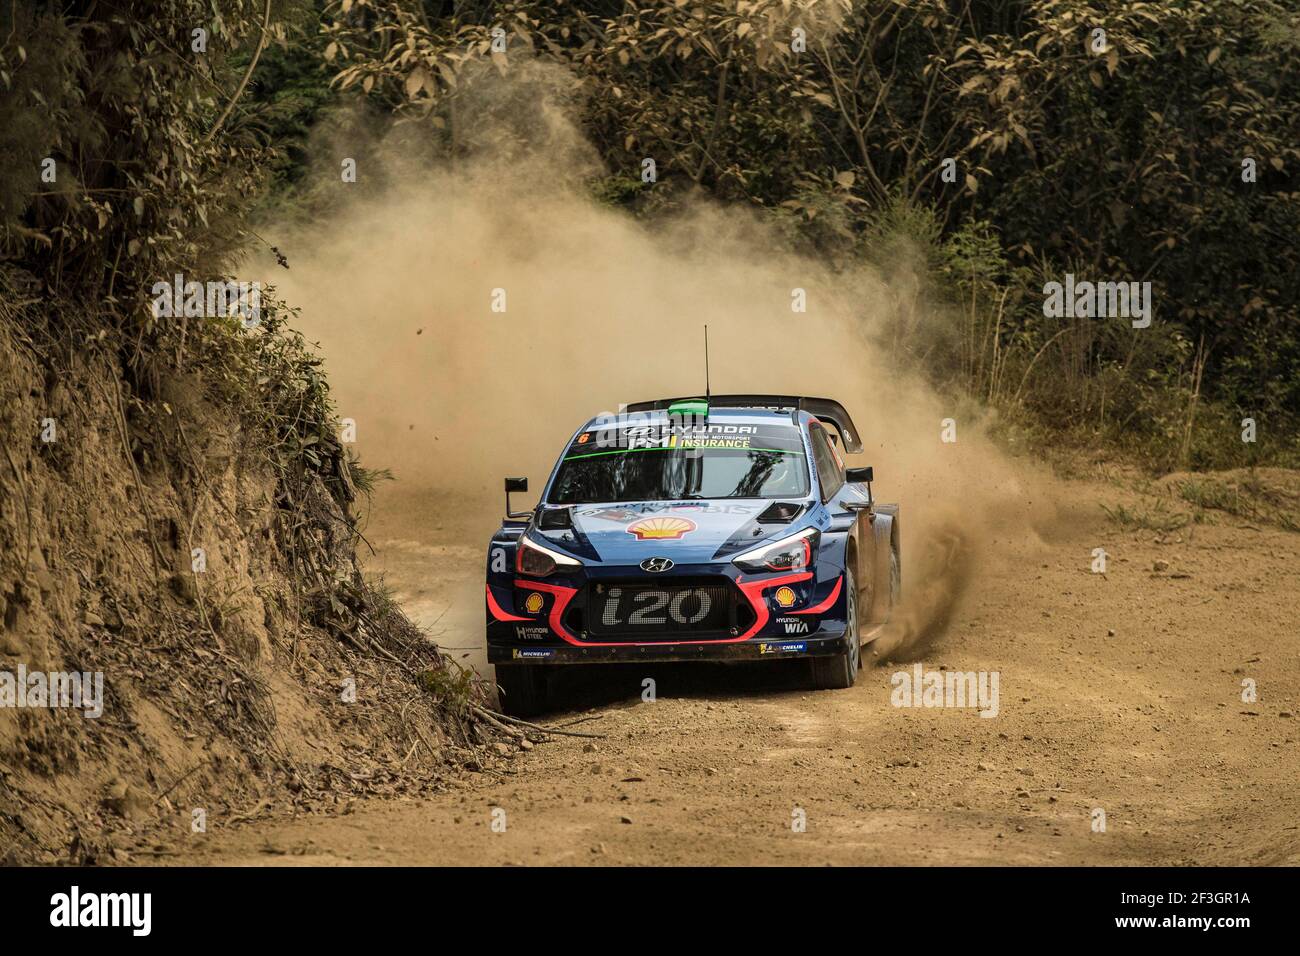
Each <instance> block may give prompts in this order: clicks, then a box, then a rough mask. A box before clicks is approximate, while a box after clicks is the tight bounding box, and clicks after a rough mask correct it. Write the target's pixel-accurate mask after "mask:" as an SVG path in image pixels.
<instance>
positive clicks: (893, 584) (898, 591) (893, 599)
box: [889, 547, 903, 611]
mask: <svg viewBox="0 0 1300 956" xmlns="http://www.w3.org/2000/svg"><path fill="white" fill-rule="evenodd" d="M902 599H903V568H902V565H901V564H900V563H899V560H898V549H897V548H894V547H891V548H890V549H889V610H891V611H892V610H893V609H894V608H896V607H898V602H899V601H901V600H902Z"/></svg>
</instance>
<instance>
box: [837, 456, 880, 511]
mask: <svg viewBox="0 0 1300 956" xmlns="http://www.w3.org/2000/svg"><path fill="white" fill-rule="evenodd" d="M875 477H876V471H875V469H874V468H872V467H871V466H870V465H867V467H865V468H848V469H845V472H844V480H845V481H855V482H859V483H861V484H865V485H866V486H867V502H868V504H870V503H872V502H873V501H874V500H875V499H874V498H873V497H872V494H871V481H872V479H873V478H875Z"/></svg>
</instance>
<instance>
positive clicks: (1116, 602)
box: [183, 483, 1300, 865]
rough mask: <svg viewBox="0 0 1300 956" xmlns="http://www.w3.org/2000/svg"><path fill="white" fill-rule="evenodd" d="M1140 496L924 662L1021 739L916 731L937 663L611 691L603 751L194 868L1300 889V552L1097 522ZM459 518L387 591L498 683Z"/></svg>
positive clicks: (1106, 492) (992, 588)
mask: <svg viewBox="0 0 1300 956" xmlns="http://www.w3.org/2000/svg"><path fill="white" fill-rule="evenodd" d="M1118 494H1120V493H1119V492H1118V491H1117V490H1116V489H1115V488H1114V487H1111V486H1109V485H1101V484H1085V483H1074V484H1071V485H1069V486H1067V487H1065V488H1064V489H1063V496H1064V497H1065V498H1066V499H1069V500H1073V501H1075V502H1076V505H1075V506H1074V507H1073V509H1072V511H1071V512H1070V517H1069V519H1068V520H1065V521H1062V522H1060V523H1059V525H1058V526H1057V527H1055V528H1052V529H1049V530H1047V531H1045V532H1044V535H1043V538H1044V539H1043V540H1041V541H1040V540H1037V539H1033V538H1030V537H1026V538H1025V539H1024V540H1020V541H1014V542H1012V543H1011V544H1010V545H1008V546H1006V547H1005V548H1000V549H999V553H998V554H997V556H996V558H995V559H993V560H991V561H986V562H984V564H983V565H982V566H981V567H979V568H978V569H977V571H976V574H975V575H974V578H973V581H972V584H971V587H970V589H969V591H968V593H967V594H966V596H965V598H964V599H963V600H962V602H961V603H960V604H959V605H958V607H957V609H956V612H955V613H954V615H953V617H952V619H951V621H950V622H949V624H948V626H947V628H946V632H945V633H944V634H943V635H942V638H941V639H940V641H939V642H938V643H937V644H936V645H935V646H933V647H931V648H930V649H929V650H928V651H926V652H925V653H924V654H923V655H922V656H921V657H919V658H917V659H916V660H918V661H919V662H920V663H921V664H922V665H923V667H924V669H925V670H927V671H929V670H938V669H940V668H946V669H948V670H955V671H975V672H990V673H992V672H996V673H997V675H998V679H999V685H998V686H999V700H998V709H997V714H996V716H993V717H987V718H986V717H981V716H980V715H979V713H977V711H976V710H975V709H973V708H969V707H966V708H955V707H936V708H924V707H921V708H905V707H896V706H892V705H891V694H892V693H893V692H894V690H895V687H894V686H893V684H891V677H892V675H893V674H894V673H896V672H898V671H907V672H909V673H910V672H911V671H912V668H913V665H914V662H915V661H914V660H913V659H912V658H906V659H904V660H901V661H898V662H894V663H891V664H882V665H877V666H874V667H870V668H868V669H866V670H864V671H863V672H862V674H861V675H860V679H859V682H858V684H857V686H855V687H853V688H851V689H849V690H845V691H822V692H813V691H808V690H804V689H803V688H802V686H801V684H800V683H799V675H797V674H796V673H795V672H794V671H793V670H792V669H789V668H786V669H782V666H781V665H779V664H778V665H773V666H772V667H764V668H754V669H727V668H721V667H710V666H707V665H691V666H679V667H660V668H645V667H640V666H633V667H632V668H631V670H627V669H623V668H619V669H617V670H613V669H610V670H603V671H599V672H598V673H597V674H596V675H595V677H597V678H599V679H598V680H592V679H591V675H583V676H582V677H581V678H580V679H577V680H576V681H575V682H574V684H573V686H571V687H570V689H569V694H570V700H571V701H572V705H571V707H570V708H569V710H568V712H566V713H564V714H562V715H557V716H556V718H555V719H556V722H563V721H568V720H576V719H578V718H582V717H591V718H594V719H591V720H587V721H585V722H583V723H581V724H578V725H575V726H574V728H573V729H575V730H585V731H590V732H593V733H600V734H603V735H604V737H603V739H600V740H594V741H590V740H584V739H579V738H559V739H557V740H556V741H555V742H554V743H549V744H542V745H538V746H537V747H535V749H533V750H531V751H529V752H516V753H515V755H514V756H513V758H512V759H511V760H509V761H503V762H502V764H501V767H502V771H501V772H500V773H489V774H470V775H468V776H467V778H466V780H465V783H464V785H463V787H459V788H457V789H455V790H454V791H453V792H451V793H447V794H445V795H441V796H436V797H432V798H427V799H421V800H419V801H410V802H374V803H371V804H362V805H360V806H359V807H358V808H357V809H356V811H355V812H353V813H350V814H348V815H345V816H339V817H332V818H331V817H309V818H302V819H299V820H296V821H287V822H286V821H281V822H272V823H259V824H253V825H246V826H242V827H233V828H221V827H219V826H218V827H216V828H214V829H213V830H212V831H211V832H209V833H208V834H206V835H203V836H197V837H194V838H193V842H192V843H190V844H188V846H187V848H186V850H185V851H184V855H183V859H185V860H186V861H190V862H210V863H223V864H253V865H257V864H379V863H394V864H631V863H636V864H719V863H720V864H763V863H791V864H837V865H843V864H1017V863H1046V864H1053V863H1060V864H1124V863H1144V864H1192V863H1195V864H1281V863H1290V864H1293V865H1294V864H1297V863H1300V787H1297V777H1298V776H1300V754H1298V752H1297V747H1298V746H1300V744H1298V741H1300V722H1298V718H1297V713H1298V711H1297V706H1298V705H1300V704H1298V702H1297V693H1298V691H1297V688H1300V659H1298V656H1297V639H1298V637H1300V610H1298V609H1297V605H1298V604H1300V602H1298V601H1297V596H1300V535H1297V534H1293V533H1288V532H1285V531H1281V530H1276V529H1273V528H1271V527H1269V526H1251V525H1246V524H1243V523H1242V522H1240V521H1236V520H1235V519H1231V518H1228V517H1226V516H1224V517H1223V518H1222V519H1216V523H1215V524H1210V525H1200V524H1197V525H1191V526H1189V527H1187V528H1184V529H1182V530H1179V531H1174V532H1164V533H1161V532H1156V531H1151V530H1137V531H1123V530H1120V529H1118V528H1117V527H1116V526H1115V525H1114V524H1113V523H1111V522H1109V521H1108V520H1107V519H1106V517H1105V516H1104V515H1103V514H1102V512H1101V510H1100V509H1099V508H1098V507H1097V506H1096V503H1097V502H1098V501H1108V500H1109V501H1114V500H1115V498H1116V496H1117V495H1118ZM436 514H437V512H435V511H433V510H432V509H429V510H427V511H422V510H421V508H420V507H419V506H414V507H411V508H407V509H404V510H403V511H402V512H401V514H400V519H399V518H398V517H393V518H389V519H381V520H377V521H376V522H375V523H374V524H373V525H372V528H371V532H370V538H371V540H372V541H373V542H374V543H375V544H376V547H377V549H378V551H379V554H378V555H377V556H376V558H375V561H374V567H375V568H376V569H380V570H384V571H386V573H387V575H388V580H389V583H390V584H392V585H393V586H394V587H395V588H396V589H397V591H398V593H399V596H401V597H402V598H403V599H404V600H405V601H406V603H407V606H408V607H409V608H410V609H411V610H412V612H413V613H414V614H415V615H416V616H417V617H418V618H419V619H421V622H422V623H424V624H426V625H428V626H430V627H431V629H432V632H433V633H434V635H435V637H436V639H437V640H439V641H440V642H441V643H443V644H444V645H447V646H452V647H465V648H469V650H465V651H463V652H461V653H463V654H468V655H470V656H469V658H468V660H470V661H472V662H481V661H482V654H481V650H480V648H481V642H482V630H481V615H482V605H481V598H480V593H481V592H480V590H479V589H480V588H481V583H480V582H481V564H482V550H481V545H482V542H483V540H485V539H486V535H487V533H488V532H489V529H486V528H484V529H479V528H477V527H475V528H473V529H471V530H470V531H466V529H465V528H464V527H463V526H460V527H458V526H457V525H456V522H455V520H454V518H449V519H445V521H444V527H443V528H442V529H439V528H438V527H437V525H438V524H439V520H440V519H438V518H436V517H435V515H436ZM1099 547H1100V548H1104V549H1105V551H1106V552H1107V554H1108V556H1109V557H1108V565H1107V569H1106V573H1105V574H1104V575H1103V574H1097V573H1093V571H1092V569H1091V564H1092V561H1093V549H1094V548H1099ZM434 581H437V582H438V583H437V584H436V585H434V584H433V583H432V582H434ZM904 582H905V585H904V586H905V588H906V586H907V583H908V579H907V576H906V572H905V573H904ZM645 677H653V678H654V679H655V680H656V690H657V699H656V700H654V701H653V702H644V701H643V700H642V699H641V687H642V680H643V678H645ZM1246 680H1253V681H1254V682H1255V688H1256V692H1257V699H1256V700H1254V701H1253V702H1245V701H1243V681H1246ZM500 811H504V815H503V814H502V813H501V812H500ZM1103 813H1104V831H1101V830H1100V829H1099V824H1100V823H1101V821H1102V817H1101V814H1103ZM494 821H495V822H496V823H497V826H496V828H495V829H494V827H493V824H494ZM502 822H504V832H500V831H501V823H502ZM801 823H803V824H804V825H803V826H800V824H801Z"/></svg>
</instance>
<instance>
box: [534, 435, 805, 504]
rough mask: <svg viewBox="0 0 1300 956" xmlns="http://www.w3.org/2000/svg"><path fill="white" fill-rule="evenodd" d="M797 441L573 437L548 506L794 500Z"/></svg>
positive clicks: (800, 475) (801, 481)
mask: <svg viewBox="0 0 1300 956" xmlns="http://www.w3.org/2000/svg"><path fill="white" fill-rule="evenodd" d="M807 494H808V466H807V463H806V458H805V455H804V446H803V441H802V439H801V437H800V435H799V430H798V429H797V428H795V427H794V426H784V427H782V426H772V425H754V424H721V423H708V424H701V425H694V426H685V427H683V426H669V425H642V426H636V427H627V428H605V429H596V430H592V431H585V432H582V433H580V434H579V435H578V436H577V438H575V439H574V441H573V443H572V444H571V445H570V446H569V448H568V450H567V451H566V452H565V455H564V460H563V461H562V462H561V464H560V469H559V472H558V473H557V474H556V476H555V482H554V484H553V485H552V486H551V492H550V496H549V501H550V503H551V504H557V505H576V504H592V503H594V502H606V501H674V500H680V499H689V498H802V497H804V496H805V495H807Z"/></svg>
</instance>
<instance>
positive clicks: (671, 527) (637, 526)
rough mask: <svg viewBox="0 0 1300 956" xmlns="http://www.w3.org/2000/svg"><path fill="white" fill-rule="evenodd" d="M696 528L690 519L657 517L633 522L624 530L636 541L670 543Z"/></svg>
mask: <svg viewBox="0 0 1300 956" xmlns="http://www.w3.org/2000/svg"><path fill="white" fill-rule="evenodd" d="M696 527H697V525H696V524H695V522H694V521H692V520H691V519H690V518H669V517H659V518H642V519H641V520H640V521H633V522H632V523H631V524H630V525H628V526H627V528H626V529H625V530H626V531H627V533H628V534H634V535H636V539H637V540H638V541H671V540H673V539H675V538H680V537H681V536H682V535H684V534H690V533H691V532H692V531H694V530H695V528H696Z"/></svg>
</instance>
